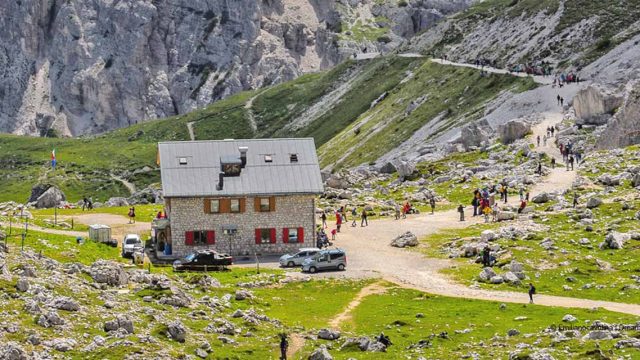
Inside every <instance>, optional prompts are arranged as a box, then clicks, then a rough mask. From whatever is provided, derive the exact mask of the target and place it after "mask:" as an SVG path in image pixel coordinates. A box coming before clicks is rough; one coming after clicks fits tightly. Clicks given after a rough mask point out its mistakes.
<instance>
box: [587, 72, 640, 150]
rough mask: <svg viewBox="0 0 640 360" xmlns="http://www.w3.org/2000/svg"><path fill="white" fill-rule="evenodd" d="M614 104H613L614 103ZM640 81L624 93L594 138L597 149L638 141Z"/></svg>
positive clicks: (622, 145)
mask: <svg viewBox="0 0 640 360" xmlns="http://www.w3.org/2000/svg"><path fill="white" fill-rule="evenodd" d="M614 105H615V104H614ZM639 118H640V82H636V84H635V85H634V87H633V88H632V89H631V91H628V92H627V93H626V95H625V98H624V102H623V104H622V105H621V106H620V108H619V110H617V111H616V112H615V115H614V116H613V118H612V119H611V120H609V122H608V123H607V126H606V128H605V129H604V131H603V132H602V133H601V134H600V136H598V137H597V139H596V147H597V148H599V149H614V148H622V147H626V146H629V145H634V144H638V143H640V121H638V119H639Z"/></svg>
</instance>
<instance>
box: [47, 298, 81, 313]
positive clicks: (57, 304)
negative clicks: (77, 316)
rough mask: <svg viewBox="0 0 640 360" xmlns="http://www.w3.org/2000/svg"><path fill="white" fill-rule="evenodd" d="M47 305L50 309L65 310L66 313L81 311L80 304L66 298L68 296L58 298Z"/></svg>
mask: <svg viewBox="0 0 640 360" xmlns="http://www.w3.org/2000/svg"><path fill="white" fill-rule="evenodd" d="M47 305H48V306H49V307H52V308H54V309H58V310H65V311H78V310H80V305H78V303H77V302H76V301H75V300H73V299H72V298H70V297H66V296H58V297H56V298H54V299H53V300H51V301H50V302H49V303H48V304H47Z"/></svg>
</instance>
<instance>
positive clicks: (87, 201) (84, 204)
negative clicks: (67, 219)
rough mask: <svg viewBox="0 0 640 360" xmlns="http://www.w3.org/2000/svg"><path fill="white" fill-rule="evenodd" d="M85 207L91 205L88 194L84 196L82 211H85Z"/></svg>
mask: <svg viewBox="0 0 640 360" xmlns="http://www.w3.org/2000/svg"><path fill="white" fill-rule="evenodd" d="M85 207H89V200H87V197H86V196H85V197H83V198H82V211H84V208H85Z"/></svg>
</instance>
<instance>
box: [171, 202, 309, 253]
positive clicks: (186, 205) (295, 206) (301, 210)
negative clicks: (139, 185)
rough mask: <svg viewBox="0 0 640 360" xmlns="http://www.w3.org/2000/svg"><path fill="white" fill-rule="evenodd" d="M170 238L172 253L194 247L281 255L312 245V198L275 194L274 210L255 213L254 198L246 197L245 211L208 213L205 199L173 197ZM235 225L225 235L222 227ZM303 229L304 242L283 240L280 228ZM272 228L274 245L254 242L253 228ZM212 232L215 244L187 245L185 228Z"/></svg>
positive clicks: (187, 250)
mask: <svg viewBox="0 0 640 360" xmlns="http://www.w3.org/2000/svg"><path fill="white" fill-rule="evenodd" d="M170 201H171V215H170V221H171V234H172V235H171V241H172V247H173V255H174V256H182V255H185V254H187V253H190V252H192V251H193V250H201V249H207V248H213V249H215V250H217V251H220V252H225V253H231V255H235V256H237V255H245V254H250V255H253V253H254V251H255V252H256V253H257V254H284V253H291V252H295V251H297V250H298V249H299V248H302V247H313V246H315V213H314V212H315V197H314V196H312V195H291V196H282V197H276V198H275V201H276V205H275V211H273V212H256V211H255V209H254V198H247V199H246V209H245V212H244V213H234V214H229V213H225V214H207V213H205V210H204V198H172V199H170ZM228 226H235V227H237V233H236V234H235V235H225V234H224V231H223V229H224V228H225V227H228ZM300 227H302V228H304V242H298V243H289V244H288V243H284V241H283V228H300ZM261 228H275V229H276V243H275V244H270V243H269V244H256V241H255V229H261ZM201 230H202V231H211V230H213V231H215V240H216V241H215V245H200V246H197V245H193V246H192V245H186V244H185V232H187V231H201Z"/></svg>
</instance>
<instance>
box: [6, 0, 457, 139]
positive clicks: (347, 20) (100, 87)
mask: <svg viewBox="0 0 640 360" xmlns="http://www.w3.org/2000/svg"><path fill="white" fill-rule="evenodd" d="M468 2H469V1H465V0H459V1H411V2H409V4H407V6H402V8H399V7H398V3H397V2H388V3H389V4H392V5H389V4H386V3H385V2H383V3H380V2H379V1H373V0H355V1H354V0H349V1H347V0H337V1H335V0H94V1H85V0H17V1H5V2H2V3H1V4H0V11H1V12H2V13H3V14H8V16H1V17H0V28H1V29H2V31H0V100H1V101H0V131H2V132H12V133H17V134H29V135H43V134H44V133H46V132H47V131H49V130H50V129H54V130H55V132H56V133H58V134H60V135H80V134H89V133H100V132H103V131H106V130H110V129H114V128H118V127H123V126H127V125H130V124H132V123H135V122H139V121H144V120H148V119H154V118H160V117H166V116H170V115H175V114H181V113H185V112H188V111H191V110H193V109H195V108H198V107H202V106H205V105H207V104H209V103H211V102H213V101H215V100H217V99H220V98H224V97H226V96H228V95H230V94H233V93H236V92H238V91H242V90H247V89H254V88H258V87H261V86H265V85H269V84H273V83H277V82H281V81H285V80H290V79H292V78H295V77H296V76H298V75H300V74H301V73H303V72H307V71H316V70H320V69H324V68H328V67H331V66H333V65H335V64H336V63H337V62H339V61H341V60H342V59H343V58H344V57H346V56H348V55H350V54H351V53H354V52H359V51H362V48H361V47H365V48H368V49H371V50H372V51H379V50H389V49H390V48H392V47H393V46H394V45H396V44H399V43H400V42H401V40H403V39H404V38H405V37H409V36H412V35H413V34H415V33H416V32H418V31H421V30H422V29H424V28H426V27H428V26H433V24H434V23H435V21H437V20H438V19H439V18H441V17H443V16H444V15H446V14H447V13H450V12H453V11H456V10H459V9H461V8H464V7H465V6H467V3H468ZM374 14H375V15H374ZM374 19H375V21H374ZM381 19H382V20H381ZM354 24H357V26H358V29H357V30H358V32H357V34H360V35H361V34H362V33H363V29H364V30H365V31H364V33H365V35H366V32H367V31H370V32H371V33H372V34H387V36H385V37H381V36H377V37H376V36H373V37H371V36H369V37H367V36H364V37H363V36H359V37H355V36H350V35H349V34H350V29H351V27H352V26H354ZM354 33H355V31H354Z"/></svg>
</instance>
